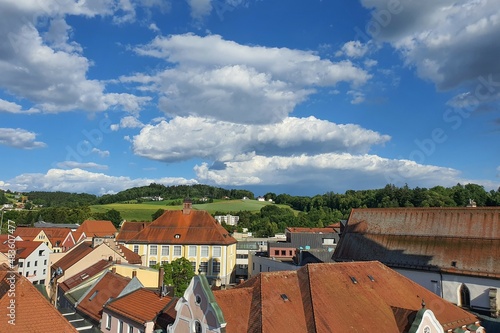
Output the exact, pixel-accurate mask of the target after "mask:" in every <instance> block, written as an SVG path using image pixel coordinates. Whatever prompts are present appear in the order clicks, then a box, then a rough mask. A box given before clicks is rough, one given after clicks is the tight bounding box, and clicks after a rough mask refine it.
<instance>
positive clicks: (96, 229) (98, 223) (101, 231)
mask: <svg viewBox="0 0 500 333" xmlns="http://www.w3.org/2000/svg"><path fill="white" fill-rule="evenodd" d="M117 232H118V230H116V228H115V226H114V225H113V223H112V222H111V221H107V220H95V221H94V220H85V221H83V223H82V224H81V225H80V226H79V227H78V229H76V231H75V232H74V233H73V235H74V238H75V240H76V242H77V243H79V242H81V241H84V240H87V241H89V240H91V239H92V238H94V237H113V238H114V237H115V236H116V233H117Z"/></svg>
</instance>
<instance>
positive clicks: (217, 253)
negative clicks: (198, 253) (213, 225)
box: [212, 246, 221, 258]
mask: <svg viewBox="0 0 500 333" xmlns="http://www.w3.org/2000/svg"><path fill="white" fill-rule="evenodd" d="M220 256H221V248H220V246H214V247H213V248H212V257H215V258H220Z"/></svg>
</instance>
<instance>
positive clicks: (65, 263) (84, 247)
mask: <svg viewBox="0 0 500 333" xmlns="http://www.w3.org/2000/svg"><path fill="white" fill-rule="evenodd" d="M93 250H94V248H93V247H92V242H82V243H80V244H78V245H77V246H75V247H74V248H72V249H71V250H70V251H69V252H67V253H66V255H65V256H64V257H62V258H61V259H59V260H58V261H56V262H55V263H54V264H53V265H52V268H53V269H56V268H58V267H61V268H62V269H63V270H64V271H65V270H66V269H68V268H69V267H71V266H73V265H74V264H75V263H77V262H78V261H80V259H82V258H83V257H85V256H86V255H87V254H89V253H90V252H92V251H93Z"/></svg>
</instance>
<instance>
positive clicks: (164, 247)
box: [161, 245, 169, 257]
mask: <svg viewBox="0 0 500 333" xmlns="http://www.w3.org/2000/svg"><path fill="white" fill-rule="evenodd" d="M168 249H169V247H168V245H162V246H161V255H162V256H164V257H167V256H168V255H169V251H168Z"/></svg>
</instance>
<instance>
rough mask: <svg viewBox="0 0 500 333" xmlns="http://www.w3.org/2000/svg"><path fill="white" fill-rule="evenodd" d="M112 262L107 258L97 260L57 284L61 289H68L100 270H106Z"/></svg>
mask: <svg viewBox="0 0 500 333" xmlns="http://www.w3.org/2000/svg"><path fill="white" fill-rule="evenodd" d="M112 265H113V262H112V261H109V260H99V261H98V262H96V263H95V264H93V265H91V266H89V267H87V268H85V269H84V270H82V271H81V272H78V273H76V274H75V275H73V276H71V277H69V278H67V279H66V280H64V282H62V283H60V284H59V287H61V289H62V290H64V291H68V290H70V289H72V288H74V287H76V286H78V285H79V284H81V283H82V282H84V281H87V280H88V279H89V278H92V277H93V276H95V275H97V274H99V273H100V272H102V271H104V270H106V269H107V268H108V267H110V266H112Z"/></svg>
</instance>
